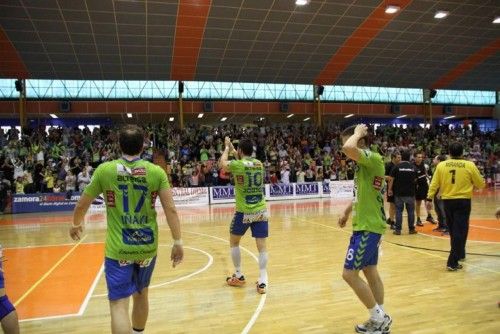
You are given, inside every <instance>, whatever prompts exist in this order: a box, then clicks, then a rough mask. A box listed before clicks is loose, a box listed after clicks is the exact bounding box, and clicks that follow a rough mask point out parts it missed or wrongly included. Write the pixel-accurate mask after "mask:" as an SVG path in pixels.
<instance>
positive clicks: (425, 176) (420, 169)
mask: <svg viewBox="0 0 500 334" xmlns="http://www.w3.org/2000/svg"><path fill="white" fill-rule="evenodd" d="M415 169H416V171H417V182H416V183H415V200H416V201H415V214H416V217H417V226H424V224H423V223H422V221H421V220H420V209H421V206H422V201H423V200H425V199H426V196H427V191H429V169H428V167H427V166H426V165H425V164H424V155H423V154H422V153H417V154H415ZM425 210H426V211H427V218H426V219H425V220H426V221H428V222H429V223H432V224H436V221H435V220H434V218H432V214H431V212H430V210H428V209H427V206H425Z"/></svg>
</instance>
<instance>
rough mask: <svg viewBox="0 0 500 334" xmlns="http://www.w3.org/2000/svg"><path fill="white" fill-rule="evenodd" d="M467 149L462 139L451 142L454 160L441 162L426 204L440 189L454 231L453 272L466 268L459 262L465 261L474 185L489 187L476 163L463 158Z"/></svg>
mask: <svg viewBox="0 0 500 334" xmlns="http://www.w3.org/2000/svg"><path fill="white" fill-rule="evenodd" d="M463 150H464V148H463V146H462V144H460V143H458V142H453V143H451V144H450V147H449V151H450V156H451V159H449V160H446V161H442V162H440V163H439V164H438V165H437V167H436V171H435V173H434V177H433V178H432V182H431V185H430V187H429V192H428V193H427V199H426V205H427V207H428V208H429V209H430V208H431V207H432V198H434V196H435V195H436V192H437V191H438V189H439V191H440V192H441V199H442V200H443V204H444V211H445V214H446V223H447V224H448V229H449V230H450V243H451V250H450V256H449V257H448V263H447V269H448V270H449V271H456V270H457V269H462V265H461V264H459V263H458V261H463V260H465V243H466V242H467V234H468V232H469V217H470V210H471V197H472V189H473V187H476V188H478V189H481V188H484V186H485V182H484V178H483V177H482V176H481V174H480V173H479V170H478V169H477V167H476V165H475V164H474V163H473V162H471V161H467V160H464V159H463V157H462V153H463Z"/></svg>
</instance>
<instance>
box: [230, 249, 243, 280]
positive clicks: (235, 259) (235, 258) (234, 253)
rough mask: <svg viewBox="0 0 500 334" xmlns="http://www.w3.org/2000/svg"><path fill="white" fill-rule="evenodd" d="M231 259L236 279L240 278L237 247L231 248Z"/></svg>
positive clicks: (239, 261) (239, 254)
mask: <svg viewBox="0 0 500 334" xmlns="http://www.w3.org/2000/svg"><path fill="white" fill-rule="evenodd" d="M231 258H232V259H233V265H234V269H235V274H236V277H237V278H240V277H241V276H243V274H242V273H241V252H240V247H239V246H236V247H231Z"/></svg>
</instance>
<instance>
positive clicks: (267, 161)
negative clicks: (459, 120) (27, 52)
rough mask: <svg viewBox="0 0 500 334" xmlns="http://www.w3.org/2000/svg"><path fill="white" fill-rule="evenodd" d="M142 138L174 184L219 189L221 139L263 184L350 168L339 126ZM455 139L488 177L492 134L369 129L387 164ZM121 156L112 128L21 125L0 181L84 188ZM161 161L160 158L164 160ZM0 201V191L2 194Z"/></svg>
mask: <svg viewBox="0 0 500 334" xmlns="http://www.w3.org/2000/svg"><path fill="white" fill-rule="evenodd" d="M145 129H146V132H147V138H146V140H145V151H144V154H143V158H144V159H147V160H150V161H153V158H155V161H161V163H162V164H163V167H164V168H165V169H166V170H167V173H168V174H169V177H170V180H171V183H172V184H173V186H176V187H188V186H192V187H196V186H212V185H225V184H229V183H230V182H231V177H230V175H227V174H225V173H224V171H223V170H221V169H220V168H218V163H217V162H218V159H219V157H220V155H221V153H222V150H223V148H224V147H223V142H224V137H225V136H230V137H231V138H232V139H233V140H234V144H235V146H237V142H238V139H239V138H241V137H242V136H249V137H250V138H251V139H252V140H253V142H254V144H255V150H254V155H255V156H256V157H257V158H258V159H260V160H262V161H263V162H264V165H265V170H266V176H265V181H266V183H278V182H281V183H291V182H311V181H325V180H330V181H334V180H349V179H352V178H353V176H354V170H355V165H354V163H353V162H352V161H349V160H348V159H346V157H345V156H344V155H343V154H342V153H341V151H340V148H341V141H340V133H341V130H342V128H341V127H340V126H339V125H338V124H330V125H328V126H326V127H324V128H323V129H317V128H315V127H312V126H307V125H304V124H289V125H279V126H269V125H261V126H256V125H247V126H241V125H236V124H232V125H230V124H227V125H221V126H200V125H191V126H188V127H186V128H185V129H184V130H180V129H178V128H173V127H172V126H171V125H169V124H164V123H162V124H155V125H148V126H145ZM453 140H460V141H461V142H462V143H463V144H464V147H465V155H466V158H468V159H471V160H473V161H474V162H475V163H476V164H477V165H478V167H479V169H480V171H481V172H482V173H483V175H484V176H485V177H486V178H488V177H490V178H491V177H493V175H495V173H496V172H497V170H499V169H498V165H497V164H498V162H499V157H500V144H499V140H498V131H497V133H495V132H489V133H483V132H480V131H478V129H477V128H475V127H474V125H472V126H471V127H469V126H467V127H457V128H455V129H449V128H448V126H437V127H433V128H430V129H424V128H421V127H408V128H406V129H403V128H402V127H393V126H392V125H385V126H379V127H378V128H377V129H376V130H375V129H373V128H371V139H370V143H371V149H372V150H375V151H378V152H380V153H381V154H382V155H383V156H384V157H385V158H386V160H389V159H390V155H391V153H393V152H394V151H396V150H402V149H403V148H409V149H411V150H412V151H413V152H414V153H416V152H422V153H423V154H424V155H425V157H426V160H425V163H426V164H428V165H429V166H430V165H431V163H430V162H431V160H432V158H433V157H434V156H436V155H439V154H446V153H447V147H448V144H449V143H450V142H451V141H453ZM119 157H120V152H119V147H118V140H117V128H112V127H107V126H103V127H100V128H94V129H93V131H90V130H89V129H88V128H86V127H85V128H83V129H80V128H62V127H51V128H49V129H48V130H46V128H45V126H42V127H39V128H27V129H24V130H23V132H22V133H19V131H18V130H17V129H16V128H15V127H12V128H11V129H10V130H8V131H4V130H1V131H0V180H1V182H0V184H1V189H3V190H2V191H6V190H9V189H10V190H12V192H13V193H18V194H23V193H37V192H68V191H71V192H72V191H82V190H83V189H84V188H85V186H86V185H87V184H89V182H90V177H91V175H92V171H93V169H95V168H96V167H97V166H98V165H99V164H100V163H103V162H105V161H109V160H112V159H116V158H119ZM163 158H164V159H163ZM0 196H1V194H0Z"/></svg>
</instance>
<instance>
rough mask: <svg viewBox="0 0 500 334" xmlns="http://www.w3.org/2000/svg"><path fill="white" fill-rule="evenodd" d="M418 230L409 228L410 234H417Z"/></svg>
mask: <svg viewBox="0 0 500 334" xmlns="http://www.w3.org/2000/svg"><path fill="white" fill-rule="evenodd" d="M417 233H418V231H417V230H410V234H417Z"/></svg>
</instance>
